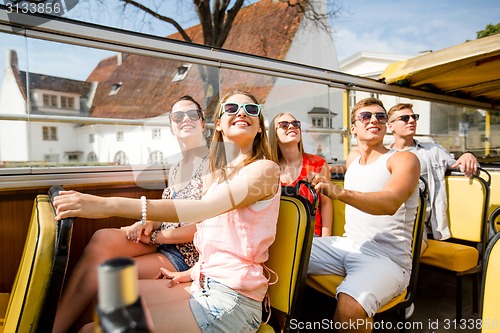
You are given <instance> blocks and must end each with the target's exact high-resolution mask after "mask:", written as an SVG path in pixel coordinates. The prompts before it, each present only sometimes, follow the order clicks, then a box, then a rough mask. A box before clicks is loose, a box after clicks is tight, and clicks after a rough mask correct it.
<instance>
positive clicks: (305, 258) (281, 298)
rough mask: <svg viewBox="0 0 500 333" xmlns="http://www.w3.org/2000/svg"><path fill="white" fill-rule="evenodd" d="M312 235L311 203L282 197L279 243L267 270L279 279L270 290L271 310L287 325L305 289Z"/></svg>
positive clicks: (271, 250) (274, 248) (276, 244)
mask: <svg viewBox="0 0 500 333" xmlns="http://www.w3.org/2000/svg"><path fill="white" fill-rule="evenodd" d="M313 233H314V215H312V214H311V204H310V202H309V201H308V200H307V199H305V198H302V197H291V196H283V195H282V196H281V202H280V211H279V217H278V224H277V230H276V239H275V241H274V243H273V244H272V246H271V247H270V248H269V259H268V261H267V262H266V266H267V267H269V268H270V269H271V270H273V271H274V272H275V273H276V274H277V275H278V281H277V283H275V284H272V285H270V286H269V296H270V300H271V307H273V308H275V309H277V310H279V311H281V312H283V313H285V314H286V315H287V317H288V318H287V321H288V320H289V319H290V318H292V317H293V316H294V312H295V310H296V307H297V304H298V303H299V297H300V295H301V294H302V289H303V288H304V285H305V280H306V276H307V267H308V265H309V255H310V251H311V245H312V237H313ZM288 326H289V325H285V327H288Z"/></svg>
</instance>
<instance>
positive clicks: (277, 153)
mask: <svg viewBox="0 0 500 333" xmlns="http://www.w3.org/2000/svg"><path fill="white" fill-rule="evenodd" d="M285 114H287V115H289V116H290V117H292V118H293V119H294V120H297V118H295V117H294V116H293V114H291V113H289V112H282V113H278V115H277V116H276V117H274V118H273V120H271V123H270V124H269V145H270V146H271V155H272V160H273V161H275V162H279V161H280V159H281V157H282V156H283V155H282V154H281V150H280V148H279V146H278V142H279V140H278V134H277V128H276V125H277V123H278V119H280V118H281V116H283V115H285ZM297 146H298V148H299V152H300V153H301V154H304V144H303V143H302V130H301V131H300V141H299V143H297Z"/></svg>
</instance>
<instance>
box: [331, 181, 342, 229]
mask: <svg viewBox="0 0 500 333" xmlns="http://www.w3.org/2000/svg"><path fill="white" fill-rule="evenodd" d="M332 183H333V184H334V185H337V186H340V187H342V188H343V187H344V180H343V179H332ZM332 201H333V221H332V236H342V235H343V234H344V225H345V203H343V202H342V201H340V200H332Z"/></svg>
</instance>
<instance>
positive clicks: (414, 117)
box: [391, 114, 420, 123]
mask: <svg viewBox="0 0 500 333" xmlns="http://www.w3.org/2000/svg"><path fill="white" fill-rule="evenodd" d="M410 117H411V118H413V120H415V121H417V120H418V118H420V115H419V114H405V115H402V116H399V117H397V118H396V119H393V120H391V123H393V122H395V121H396V120H402V121H404V122H405V123H407V122H409V121H410Z"/></svg>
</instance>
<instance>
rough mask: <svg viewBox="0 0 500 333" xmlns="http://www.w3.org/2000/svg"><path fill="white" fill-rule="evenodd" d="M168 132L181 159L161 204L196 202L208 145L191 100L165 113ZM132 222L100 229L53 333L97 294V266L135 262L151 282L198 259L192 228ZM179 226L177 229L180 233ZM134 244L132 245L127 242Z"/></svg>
mask: <svg viewBox="0 0 500 333" xmlns="http://www.w3.org/2000/svg"><path fill="white" fill-rule="evenodd" d="M169 119H170V129H171V131H172V134H174V136H175V137H176V138H177V140H178V142H179V146H180V148H181V152H182V160H181V161H180V162H178V163H177V164H175V165H173V166H172V167H171V168H170V171H169V179H168V187H167V188H166V189H165V190H164V191H163V194H162V198H163V199H200V198H201V193H202V191H203V180H202V176H204V175H206V173H207V170H208V146H207V142H206V140H205V137H204V129H205V120H204V117H203V113H202V110H201V106H200V104H199V103H198V102H197V101H195V100H194V99H193V98H192V97H191V96H187V95H186V96H182V97H181V98H179V99H177V100H176V101H175V102H174V103H173V104H172V107H171V109H170V112H169ZM185 225H186V223H178V222H176V223H171V222H153V221H146V223H145V224H144V225H143V224H142V221H139V222H136V223H135V224H133V225H132V226H130V227H125V228H122V229H109V228H105V229H100V230H98V231H96V232H95V233H94V235H93V236H92V239H91V240H90V242H89V244H88V245H87V247H86V248H85V251H84V253H83V255H82V257H81V258H80V260H79V262H78V264H77V265H76V267H75V269H74V270H73V273H72V274H71V276H70V278H69V280H68V283H67V285H66V288H65V289H64V291H63V294H62V297H61V301H60V304H59V307H58V310H57V315H56V320H55V324H54V330H53V331H54V332H66V331H67V330H68V329H69V328H70V326H71V325H72V324H73V322H74V321H75V320H76V319H77V318H78V317H79V316H80V315H81V314H82V313H83V312H84V311H85V309H86V308H87V307H88V305H89V304H90V303H91V301H92V300H93V299H94V298H95V296H96V294H97V273H96V270H97V267H98V266H99V265H100V264H101V263H103V262H104V261H106V260H108V259H110V258H114V257H118V256H128V257H134V259H135V263H136V266H137V271H138V275H139V278H140V279H153V278H154V277H156V276H157V275H158V272H159V271H160V268H161V267H165V268H168V269H169V270H171V271H185V270H187V269H189V268H190V267H192V266H193V265H194V264H195V263H196V261H197V260H198V251H196V249H195V247H194V245H193V235H194V232H195V231H196V227H195V225H194V224H190V225H188V226H186V227H184V226H185ZM180 227H182V228H180ZM142 233H144V234H145V235H152V236H153V237H154V238H155V239H156V242H157V243H158V244H159V245H150V244H147V243H146V244H144V243H141V242H139V236H140V235H141V234H142ZM130 240H134V242H132V241H130Z"/></svg>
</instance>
